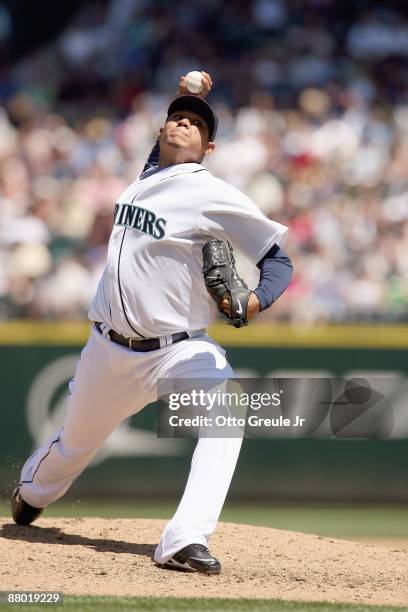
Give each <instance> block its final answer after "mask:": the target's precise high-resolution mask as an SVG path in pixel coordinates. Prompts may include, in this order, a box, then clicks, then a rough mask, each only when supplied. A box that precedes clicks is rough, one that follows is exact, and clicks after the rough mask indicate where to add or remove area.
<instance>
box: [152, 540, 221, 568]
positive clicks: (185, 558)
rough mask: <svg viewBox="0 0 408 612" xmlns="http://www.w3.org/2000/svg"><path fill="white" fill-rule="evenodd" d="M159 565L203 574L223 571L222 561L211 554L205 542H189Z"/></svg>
mask: <svg viewBox="0 0 408 612" xmlns="http://www.w3.org/2000/svg"><path fill="white" fill-rule="evenodd" d="M159 565H160V567H167V568H171V569H179V570H189V571H195V572H201V573H202V574H219V573H220V571H221V563H220V562H219V561H218V559H216V558H215V557H212V556H211V553H210V551H209V550H208V548H207V547H206V546H204V545H203V544H189V545H188V546H185V547H184V548H182V549H181V550H179V551H178V552H177V553H176V554H175V555H173V556H172V557H171V559H169V560H168V561H166V563H163V564H159Z"/></svg>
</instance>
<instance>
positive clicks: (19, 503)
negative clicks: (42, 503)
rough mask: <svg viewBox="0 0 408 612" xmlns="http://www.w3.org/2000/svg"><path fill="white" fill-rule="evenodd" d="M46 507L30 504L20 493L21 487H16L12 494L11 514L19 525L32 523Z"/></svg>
mask: <svg viewBox="0 0 408 612" xmlns="http://www.w3.org/2000/svg"><path fill="white" fill-rule="evenodd" d="M43 509H44V508H34V506H30V504H28V503H27V502H26V501H24V499H23V498H22V497H21V495H20V489H19V488H18V487H17V488H16V489H14V492H13V495H12V496H11V515H12V517H13V519H14V521H15V522H16V523H17V525H30V524H31V523H32V522H33V521H35V519H37V518H38V517H39V516H40V514H41V513H42V511H43Z"/></svg>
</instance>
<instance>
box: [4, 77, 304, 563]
mask: <svg viewBox="0 0 408 612" xmlns="http://www.w3.org/2000/svg"><path fill="white" fill-rule="evenodd" d="M201 74H202V87H203V88H202V91H201V92H199V93H198V94H197V95H191V94H189V93H188V91H187V89H186V78H185V77H182V78H181V79H180V83H179V91H178V94H179V95H178V97H176V98H175V99H174V100H173V101H172V102H171V104H170V106H169V108H168V111H167V116H166V119H165V121H164V124H163V127H162V128H161V129H160V133H159V135H158V139H157V142H156V144H155V146H154V147H153V150H152V152H151V154H150V156H149V159H148V162H147V164H146V166H145V169H144V171H143V172H142V174H141V175H140V176H139V177H138V178H137V179H136V180H135V181H134V182H133V183H132V184H131V185H129V186H128V188H127V189H126V190H125V191H124V192H123V193H122V194H121V196H120V197H119V199H118V201H117V203H116V204H115V206H114V208H113V210H112V212H113V228H112V234H111V237H110V240H109V248H108V254H107V262H106V267H105V270H104V272H103V275H102V278H101V280H100V282H99V286H98V289H97V292H96V295H95V297H94V298H93V301H92V303H91V306H90V309H89V318H90V320H91V321H92V327H91V332H90V337H89V339H88V342H87V344H86V346H85V347H84V349H83V350H82V352H81V357H80V360H79V362H78V364H77V367H76V371H75V376H74V379H73V380H72V381H71V382H70V384H69V396H68V409H67V413H66V416H65V420H64V424H63V427H62V428H61V429H60V430H59V431H57V432H56V433H55V435H53V436H52V437H51V438H50V439H49V440H48V441H47V442H46V443H45V444H44V445H43V446H42V447H41V448H39V449H38V450H37V451H35V452H34V454H33V455H32V456H31V457H29V458H28V460H27V461H26V463H25V464H24V466H23V469H22V473H21V479H20V482H19V484H18V486H17V488H16V489H15V491H14V493H13V496H12V504H11V505H12V515H13V518H14V520H15V521H16V523H18V524H21V525H28V524H30V523H32V522H33V521H34V520H35V519H36V518H37V517H38V516H39V515H40V513H41V512H42V510H43V509H44V508H45V507H46V506H48V505H49V504H51V503H52V502H54V501H55V500H57V499H58V498H60V497H61V496H62V495H64V493H65V492H66V491H67V489H68V488H69V487H70V485H71V483H72V482H73V480H74V479H75V478H77V476H79V474H80V473H81V472H82V471H83V470H84V469H85V468H86V466H87V465H88V464H89V462H90V461H91V459H92V458H93V456H94V455H95V453H96V452H97V451H98V449H99V448H100V447H101V446H102V445H103V443H104V441H105V440H106V439H107V437H108V436H109V435H110V434H111V432H112V431H113V429H114V428H115V427H117V425H118V424H119V423H120V422H121V421H122V420H123V419H126V418H128V417H129V416H131V415H133V414H135V413H137V412H138V411H140V410H141V409H142V408H143V407H144V406H146V405H147V404H150V403H151V402H154V401H155V400H156V399H157V381H158V379H170V378H171V379H188V378H194V379H214V380H215V381H217V380H225V379H231V378H233V377H234V372H233V370H232V368H231V367H230V365H229V364H228V362H227V360H226V357H225V351H224V350H223V349H222V347H221V346H219V345H218V344H217V343H216V342H215V341H214V340H212V339H211V338H210V337H209V336H208V335H207V332H206V328H207V327H208V324H209V319H210V303H211V299H214V300H215V301H216V303H217V306H218V308H219V309H220V310H221V311H222V312H223V313H224V315H225V317H226V319H227V321H228V322H229V323H231V324H232V325H234V326H236V327H241V326H242V325H246V324H247V323H248V321H249V320H250V319H251V318H252V317H253V316H254V315H255V314H256V313H257V312H259V311H261V310H265V309H266V308H268V307H269V306H270V305H271V304H272V303H273V302H274V301H275V300H276V299H277V298H278V297H279V296H280V295H281V293H282V292H283V291H284V290H285V289H286V287H287V285H288V284H289V281H290V278H291V274H292V265H291V262H290V260H289V258H288V256H287V255H286V253H285V252H284V251H283V250H282V248H281V244H282V242H283V240H284V238H285V235H286V232H287V228H286V227H285V226H283V225H281V224H279V223H277V222H275V221H271V220H270V219H268V218H266V217H265V216H264V215H263V214H262V213H261V212H260V210H259V209H258V208H257V206H256V205H255V204H254V203H253V202H252V201H251V200H250V199H249V198H248V197H246V196H245V195H244V194H243V193H242V192H241V191H239V190H237V189H236V188H234V187H232V186H231V185H229V184H227V183H226V182H224V181H222V180H220V179H217V178H215V177H214V176H212V175H211V174H210V172H209V171H208V170H206V168H205V167H204V166H203V165H202V162H203V160H204V158H205V156H206V155H210V154H211V153H212V151H213V150H214V148H215V146H216V145H215V137H216V132H217V123H218V122H217V117H216V114H215V112H214V110H213V109H212V108H211V106H210V105H209V104H208V103H207V102H206V101H205V100H204V98H205V97H206V96H207V94H208V93H209V91H210V90H211V87H212V81H211V77H210V75H209V74H207V73H205V72H202V73H201ZM249 127H250V126H249ZM235 248H237V249H240V250H241V251H242V252H243V253H244V254H245V255H246V256H247V258H249V259H250V260H251V261H252V262H253V263H254V264H256V265H257V266H258V268H259V270H260V279H259V284H258V286H257V288H256V289H255V290H254V291H250V290H249V289H248V288H247V286H246V284H245V282H244V281H243V280H242V279H240V277H239V275H238V273H237V271H236V268H235V262H234V255H233V252H234V249H235ZM236 333H239V331H237V332H236ZM241 442H242V439H241V438H239V437H238V438H237V437H231V438H211V437H203V438H200V439H199V440H198V442H197V445H196V448H195V451H194V455H193V458H192V463H191V469H190V474H189V477H188V481H187V484H186V487H185V490H184V494H183V496H182V498H181V501H180V503H179V505H178V508H177V511H176V513H175V515H174V516H173V517H172V519H171V520H170V521H169V523H168V524H167V526H166V528H165V530H164V532H163V534H162V536H161V539H160V542H159V544H158V546H157V549H156V551H155V554H154V560H155V562H156V564H157V565H159V566H161V567H178V568H183V569H186V570H188V571H198V572H203V573H213V574H217V573H219V572H220V570H221V565H220V562H219V561H218V560H217V559H216V558H214V557H213V556H212V555H211V554H210V552H209V550H208V540H209V537H210V535H211V534H212V533H213V532H214V530H215V528H216V524H217V521H218V518H219V515H220V512H221V509H222V506H223V503H224V500H225V497H226V494H227V491H228V487H229V484H230V481H231V478H232V475H233V473H234V469H235V465H236V462H237V459H238V455H239V451H240V447H241Z"/></svg>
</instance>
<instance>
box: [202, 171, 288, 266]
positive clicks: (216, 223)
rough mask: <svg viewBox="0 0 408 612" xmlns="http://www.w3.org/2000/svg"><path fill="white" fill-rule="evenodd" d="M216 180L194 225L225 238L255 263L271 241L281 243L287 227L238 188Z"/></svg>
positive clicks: (265, 251) (212, 234)
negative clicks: (271, 216)
mask: <svg viewBox="0 0 408 612" xmlns="http://www.w3.org/2000/svg"><path fill="white" fill-rule="evenodd" d="M219 182H220V183H221V186H217V188H216V189H210V190H209V193H208V194H207V195H208V199H207V202H206V203H205V204H204V206H202V208H201V210H200V215H199V221H198V229H199V231H200V232H201V233H203V234H205V235H208V236H211V237H214V238H217V239H218V240H228V241H229V242H230V243H231V245H232V247H233V248H234V249H238V250H240V251H242V253H243V254H244V255H245V256H246V257H247V258H248V259H249V260H250V261H252V262H253V263H254V264H257V263H258V262H259V261H260V260H261V259H262V257H263V256H264V255H265V254H266V253H267V252H268V251H269V250H270V249H271V248H272V247H273V245H274V244H276V245H278V246H282V244H283V243H284V241H285V238H286V234H287V231H288V228H287V227H286V225H282V224H281V223H278V222H277V221H272V220H271V219H268V218H267V217H266V216H265V215H264V214H263V213H262V212H261V211H260V210H259V208H258V207H257V206H256V205H255V204H254V203H253V202H252V200H250V199H249V198H248V197H247V196H246V195H244V194H243V193H242V192H241V191H239V190H238V189H235V188H234V187H231V186H230V185H227V184H226V183H225V184H222V183H223V182H221V181H219Z"/></svg>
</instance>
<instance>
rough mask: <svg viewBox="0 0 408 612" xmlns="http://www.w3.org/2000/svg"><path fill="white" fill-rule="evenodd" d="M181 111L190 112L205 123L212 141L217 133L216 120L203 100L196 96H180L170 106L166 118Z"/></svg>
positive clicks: (215, 116) (211, 110)
mask: <svg viewBox="0 0 408 612" xmlns="http://www.w3.org/2000/svg"><path fill="white" fill-rule="evenodd" d="M183 110H184V111H186V110H188V111H192V112H193V113H196V114H197V115H200V117H202V118H203V119H204V120H205V122H206V123H207V126H208V136H209V139H210V141H212V140H214V138H215V135H216V133H217V127H218V119H217V115H216V114H215V113H214V111H213V109H212V108H211V106H210V105H209V104H208V103H207V102H206V101H205V100H203V99H202V98H197V96H180V97H178V98H176V99H175V100H173V102H172V103H171V104H170V106H169V108H168V110H167V116H168V117H169V116H170V115H172V114H173V113H176V112H177V111H183Z"/></svg>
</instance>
